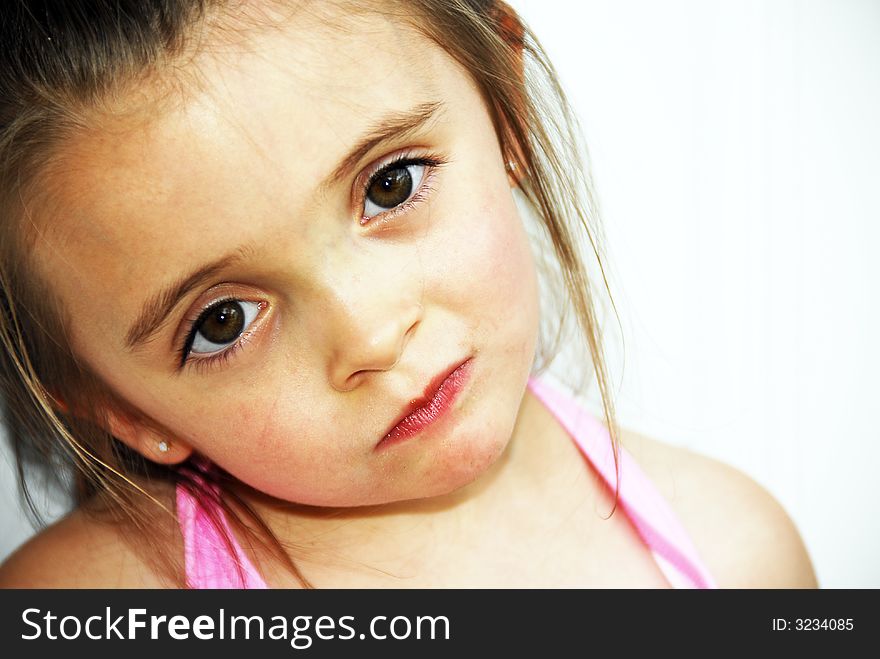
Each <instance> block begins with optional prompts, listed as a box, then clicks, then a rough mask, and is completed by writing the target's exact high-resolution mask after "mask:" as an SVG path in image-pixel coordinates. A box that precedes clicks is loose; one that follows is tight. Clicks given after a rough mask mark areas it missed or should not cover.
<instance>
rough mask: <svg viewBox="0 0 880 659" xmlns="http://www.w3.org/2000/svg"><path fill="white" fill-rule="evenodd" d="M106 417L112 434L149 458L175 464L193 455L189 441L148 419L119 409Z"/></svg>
mask: <svg viewBox="0 0 880 659" xmlns="http://www.w3.org/2000/svg"><path fill="white" fill-rule="evenodd" d="M106 419H107V426H108V428H107V429H108V430H109V431H110V434H112V435H113V436H114V437H115V438H116V439H118V440H119V441H120V442H122V443H123V444H125V445H126V446H128V447H129V448H130V449H132V450H133V451H137V452H138V453H140V454H141V455H142V456H144V457H145V458H146V459H147V460H151V461H153V462H156V463H158V464H163V465H175V464H180V463H181V462H183V461H184V460H186V459H188V458H189V457H190V456H191V455H192V452H193V448H192V446H190V444H189V443H187V442H185V441H183V440H181V439H179V438H176V437H172V436H171V434H170V433H169V432H166V431H164V430H160V429H158V428H155V427H154V426H153V425H152V424H150V423H148V422H146V421H141V420H137V419H135V418H133V417H132V416H131V415H129V414H126V413H124V412H119V411H110V412H108V413H107V415H106Z"/></svg>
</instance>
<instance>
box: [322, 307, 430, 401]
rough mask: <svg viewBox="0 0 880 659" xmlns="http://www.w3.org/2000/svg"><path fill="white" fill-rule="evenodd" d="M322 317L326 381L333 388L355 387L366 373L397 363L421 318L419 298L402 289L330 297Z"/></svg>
mask: <svg viewBox="0 0 880 659" xmlns="http://www.w3.org/2000/svg"><path fill="white" fill-rule="evenodd" d="M334 297H335V299H334V301H333V304H332V305H331V307H330V309H328V313H327V316H326V318H325V323H326V324H325V330H326V332H327V333H326V334H325V338H326V339H328V340H329V341H330V360H329V364H328V367H329V380H330V384H331V386H332V387H333V388H334V389H336V390H337V391H341V392H344V391H351V390H352V389H355V388H356V387H357V386H358V385H359V384H360V383H361V382H362V381H363V380H364V379H365V378H366V377H368V376H369V373H370V372H376V371H387V370H390V369H392V368H394V366H395V365H396V364H397V362H398V361H399V360H400V357H401V355H402V354H403V351H404V349H405V348H406V345H407V344H408V342H409V341H410V339H411V338H412V336H413V334H414V332H415V330H416V328H417V327H418V325H419V323H420V322H421V319H422V312H423V307H422V304H421V302H420V300H418V299H415V298H414V297H413V296H411V295H408V294H407V293H404V292H397V293H395V291H394V290H391V291H388V292H387V293H382V294H376V293H375V292H374V293H373V294H371V295H366V296H361V297H359V299H358V300H357V301H352V300H351V298H348V297H347V296H346V298H343V297H341V296H334Z"/></svg>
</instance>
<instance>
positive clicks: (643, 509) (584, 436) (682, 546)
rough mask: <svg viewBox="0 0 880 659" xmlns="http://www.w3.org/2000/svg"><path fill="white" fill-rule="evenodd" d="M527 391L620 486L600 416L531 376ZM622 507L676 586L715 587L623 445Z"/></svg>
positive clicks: (611, 483)
mask: <svg viewBox="0 0 880 659" xmlns="http://www.w3.org/2000/svg"><path fill="white" fill-rule="evenodd" d="M529 388H530V389H531V390H532V392H533V393H534V394H535V395H536V396H537V397H538V398H539V399H541V401H543V403H544V404H545V405H546V406H547V408H548V409H549V410H550V411H551V412H552V413H553V415H554V416H555V417H556V418H557V419H558V420H559V422H560V423H561V424H562V425H563V427H564V428H565V429H566V430H567V431H568V432H569V434H570V435H571V436H572V437H573V438H574V440H575V442H577V444H578V446H579V447H580V449H581V451H582V452H583V454H584V456H585V457H586V458H587V460H589V461H590V463H591V464H592V465H593V467H595V469H596V471H598V472H599V474H600V475H601V476H602V478H603V479H604V480H605V482H606V483H607V484H608V486H609V487H610V488H611V489H612V490H613V489H614V487H615V484H616V483H617V475H616V473H615V466H614V453H613V449H612V445H611V436H610V435H609V433H608V430H607V429H606V428H605V426H604V425H603V424H602V423H600V422H599V420H598V419H596V417H594V416H593V415H592V414H590V413H589V412H588V411H587V410H585V409H584V408H583V407H581V406H580V405H578V404H577V402H575V400H574V399H573V398H571V397H569V396H567V395H565V394H563V393H562V392H561V391H557V390H556V389H554V388H553V387H551V386H550V385H549V384H548V383H547V382H546V380H538V379H537V378H534V377H532V378H529ZM619 449H620V450H619V452H618V458H619V461H620V505H621V507H622V508H623V510H624V512H625V513H626V514H627V516H628V517H629V518H630V519H631V520H632V523H633V526H635V528H636V530H637V531H638V533H639V535H640V536H641V537H642V539H643V540H644V541H645V544H647V545H648V547H649V549H650V550H651V552H652V553H653V555H654V558H655V560H656V561H657V565H658V566H659V567H660V570H661V571H662V572H663V574H664V576H665V577H666V578H667V579H668V581H669V583H670V584H671V585H672V586H673V587H675V588H717V586H716V584H715V581H714V579H713V578H712V576H711V575H710V574H709V571H708V570H707V569H706V566H705V565H704V564H703V562H702V561H701V560H700V558H699V556H698V554H697V550H696V548H695V547H694V545H693V543H692V542H691V539H690V537H689V536H688V534H687V531H685V529H684V527H683V526H682V525H681V522H680V521H679V520H678V517H677V516H676V515H675V513H674V512H673V511H672V508H670V507H669V504H668V503H667V502H666V500H665V499H664V498H663V496H662V495H661V494H660V492H659V491H658V490H657V488H656V487H655V486H654V484H653V483H652V482H651V480H650V479H649V478H648V477H647V476H646V475H645V473H644V472H643V471H642V470H641V468H640V467H639V465H638V464H637V463H636V461H635V460H634V459H633V458H632V456H631V455H630V454H629V452H627V451H626V449H625V448H624V447H623V446H620V447H619Z"/></svg>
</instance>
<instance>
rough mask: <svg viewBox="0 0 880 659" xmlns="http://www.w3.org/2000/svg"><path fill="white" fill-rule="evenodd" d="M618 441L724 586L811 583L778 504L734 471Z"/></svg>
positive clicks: (647, 444) (637, 438) (647, 441)
mask: <svg viewBox="0 0 880 659" xmlns="http://www.w3.org/2000/svg"><path fill="white" fill-rule="evenodd" d="M621 433H622V434H621V442H622V444H623V446H624V447H625V448H626V449H627V450H628V451H629V452H630V453H631V454H632V456H633V458H634V459H635V460H636V462H637V463H638V464H639V466H640V467H641V468H642V470H643V471H644V472H645V473H646V474H647V475H648V477H649V478H650V479H651V480H652V481H653V482H654V484H655V485H656V486H657V489H658V490H660V492H661V494H663V495H664V496H665V497H666V499H667V500H668V501H669V503H670V505H671V506H672V509H673V510H674V511H675V513H676V514H677V515H678V516H679V519H680V520H681V522H682V524H683V525H684V527H685V529H686V530H687V531H688V533H689V534H690V536H691V539H692V540H693V542H694V545H695V546H696V549H697V551H698V552H699V554H700V556H701V557H702V559H703V561H704V562H705V563H706V567H707V568H708V569H709V571H710V572H711V573H712V575H713V576H714V577H715V580H716V581H717V582H718V585H719V586H721V587H724V588H815V587H817V585H818V584H817V581H816V575H815V573H814V571H813V566H812V563H811V561H810V558H809V555H808V553H807V550H806V547H805V546H804V543H803V540H802V539H801V536H800V534H799V533H798V530H797V528H796V527H795V525H794V523H793V522H792V520H791V518H790V517H789V516H788V514H787V513H786V512H785V510H784V509H783V507H782V506H781V505H780V504H779V502H778V501H777V500H776V499H775V498H774V497H773V496H772V495H771V494H770V493H769V492H768V491H767V490H766V489H764V488H763V487H762V486H761V485H759V484H758V483H756V482H755V481H754V480H752V479H751V478H749V477H748V476H747V475H745V474H744V473H743V472H741V471H739V470H738V469H736V468H734V467H732V466H730V465H727V464H724V463H723V462H720V461H718V460H715V459H712V458H709V457H707V456H703V455H700V454H698V453H694V452H692V451H689V450H687V449H684V448H681V447H676V446H672V445H670V444H666V443H664V442H660V441H658V440H655V439H651V438H649V437H645V436H644V435H640V434H638V433H635V432H631V431H627V430H625V429H622V430H621Z"/></svg>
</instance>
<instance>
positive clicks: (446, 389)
mask: <svg viewBox="0 0 880 659" xmlns="http://www.w3.org/2000/svg"><path fill="white" fill-rule="evenodd" d="M470 364H471V359H470V358H468V359H466V360H465V361H464V362H462V363H461V364H458V365H457V366H455V367H454V368H452V369H451V370H446V371H444V372H443V373H441V374H440V375H438V376H437V377H435V378H434V379H433V380H432V381H431V383H430V384H429V385H428V387H427V388H426V389H425V393H424V395H423V396H422V397H421V398H418V399H416V400H413V401H412V402H411V403H410V405H409V406H408V407H407V409H406V410H405V411H404V416H403V417H402V418H401V419H399V420H398V421H397V422H396V423H395V425H394V426H393V427H392V428H391V430H389V431H388V432H387V433H386V434H385V436H384V437H383V438H382V440H381V441H380V442H379V443H378V444H377V445H376V448H377V449H378V448H384V447H385V446H387V445H389V444H393V443H397V442H399V441H402V440H404V439H406V438H407V437H412V436H413V435H415V434H416V433H418V432H420V431H421V430H422V429H424V428H426V427H428V426H429V425H431V424H432V423H434V422H435V421H436V420H438V419H439V418H440V417H442V416H443V415H444V413H445V412H446V410H448V409H449V408H450V407H451V406H452V403H453V402H455V399H456V397H457V396H458V393H459V392H460V391H461V390H462V389H463V388H464V385H465V383H466V382H467V379H468V376H469V375H470Z"/></svg>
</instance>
